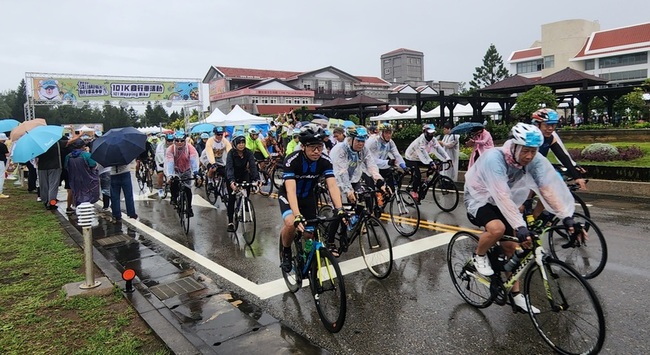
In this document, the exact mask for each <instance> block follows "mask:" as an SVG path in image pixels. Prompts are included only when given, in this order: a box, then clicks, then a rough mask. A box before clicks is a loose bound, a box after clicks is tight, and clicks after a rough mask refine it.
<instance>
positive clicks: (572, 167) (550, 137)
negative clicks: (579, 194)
mask: <svg viewBox="0 0 650 355" xmlns="http://www.w3.org/2000/svg"><path fill="white" fill-rule="evenodd" d="M531 118H532V123H533V124H535V125H536V126H537V127H539V129H540V131H542V135H544V141H543V143H542V146H541V147H539V152H540V153H541V154H542V155H543V156H547V155H548V151H549V149H550V150H552V151H553V154H555V156H556V157H557V160H559V161H560V163H562V165H564V167H565V168H566V169H567V171H568V172H569V175H570V176H571V177H572V178H573V179H574V180H575V182H576V183H577V184H578V185H579V186H580V189H581V190H586V189H587V187H586V185H585V179H583V178H582V175H581V174H582V173H584V172H585V171H584V169H582V168H581V167H579V166H577V164H576V163H575V162H574V161H573V160H572V159H571V156H569V153H567V150H566V148H564V144H563V143H562V140H561V139H560V136H559V135H558V134H557V132H555V127H556V126H557V124H558V122H559V119H558V115H557V112H555V110H552V109H547V108H543V109H539V110H537V111H535V112H533V115H532V117H531Z"/></svg>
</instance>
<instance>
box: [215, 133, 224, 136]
mask: <svg viewBox="0 0 650 355" xmlns="http://www.w3.org/2000/svg"><path fill="white" fill-rule="evenodd" d="M214 135H215V136H223V133H215V134H214Z"/></svg>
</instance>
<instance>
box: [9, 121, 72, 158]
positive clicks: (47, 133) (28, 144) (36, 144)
mask: <svg viewBox="0 0 650 355" xmlns="http://www.w3.org/2000/svg"><path fill="white" fill-rule="evenodd" d="M62 136H63V127H61V126H39V127H36V128H33V129H30V130H29V131H27V132H26V133H25V134H24V135H23V136H22V137H21V138H20V139H19V140H18V141H16V143H15V145H14V148H13V155H12V159H13V160H14V161H15V162H16V163H25V162H27V161H29V160H31V159H34V158H36V157H37V156H39V155H41V154H43V153H45V152H46V151H47V150H48V149H50V147H51V146H53V145H54V144H56V142H57V141H58V140H59V139H61V137H62Z"/></svg>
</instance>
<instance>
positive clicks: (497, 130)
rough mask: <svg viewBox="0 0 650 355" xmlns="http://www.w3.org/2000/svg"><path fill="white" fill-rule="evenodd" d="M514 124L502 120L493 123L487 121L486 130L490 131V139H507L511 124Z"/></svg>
mask: <svg viewBox="0 0 650 355" xmlns="http://www.w3.org/2000/svg"><path fill="white" fill-rule="evenodd" d="M514 125H515V124H514V123H513V124H505V123H503V122H499V123H495V122H493V121H490V122H488V125H487V127H485V129H487V131H488V132H490V135H491V136H492V140H495V141H502V140H506V139H508V135H509V134H510V130H511V129H512V126H514Z"/></svg>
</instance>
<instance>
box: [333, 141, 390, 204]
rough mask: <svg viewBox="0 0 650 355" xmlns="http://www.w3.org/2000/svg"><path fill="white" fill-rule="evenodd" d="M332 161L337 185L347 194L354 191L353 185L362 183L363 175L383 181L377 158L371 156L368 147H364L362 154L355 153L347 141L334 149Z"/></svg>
mask: <svg viewBox="0 0 650 355" xmlns="http://www.w3.org/2000/svg"><path fill="white" fill-rule="evenodd" d="M330 159H332V165H333V166H334V176H335V177H336V184H337V185H338V186H339V188H340V189H341V191H343V193H345V194H347V193H348V192H350V191H354V190H353V188H352V184H354V183H357V182H359V181H361V174H362V173H366V174H368V175H369V176H372V178H373V179H375V180H383V178H382V177H381V175H380V174H379V168H377V163H375V158H374V157H373V156H372V154H370V149H368V147H367V146H364V147H363V149H362V150H361V151H360V152H355V151H353V150H352V148H351V147H350V145H349V144H348V141H347V140H345V141H343V142H341V143H339V144H337V145H335V146H334V148H332V150H331V151H330Z"/></svg>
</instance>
